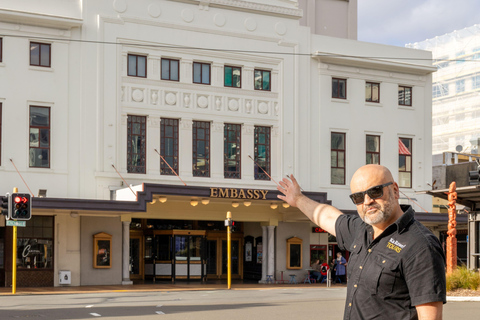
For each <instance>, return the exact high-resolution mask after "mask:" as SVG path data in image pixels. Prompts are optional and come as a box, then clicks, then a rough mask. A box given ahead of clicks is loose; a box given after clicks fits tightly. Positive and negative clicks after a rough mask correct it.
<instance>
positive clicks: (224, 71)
mask: <svg viewBox="0 0 480 320" xmlns="http://www.w3.org/2000/svg"><path fill="white" fill-rule="evenodd" d="M227 68H231V70H232V85H231V86H228V85H227V84H226V82H225V81H226V80H225V79H226V73H227ZM234 69H238V70H240V85H239V86H238V87H237V86H234V85H233V71H234ZM223 86H224V87H227V88H242V67H237V66H231V65H225V66H223Z"/></svg>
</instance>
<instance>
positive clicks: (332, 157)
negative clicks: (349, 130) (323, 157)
mask: <svg viewBox="0 0 480 320" xmlns="http://www.w3.org/2000/svg"><path fill="white" fill-rule="evenodd" d="M330 166H331V167H336V166H337V151H332V152H331V153H330Z"/></svg>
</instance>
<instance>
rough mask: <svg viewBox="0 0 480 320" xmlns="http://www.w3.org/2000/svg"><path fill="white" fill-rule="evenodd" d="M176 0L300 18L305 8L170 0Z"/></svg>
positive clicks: (223, 0) (232, 1)
mask: <svg viewBox="0 0 480 320" xmlns="http://www.w3.org/2000/svg"><path fill="white" fill-rule="evenodd" d="M170 1H175V2H186V3H192V4H198V5H200V6H203V7H217V8H225V9H232V8H235V10H237V11H247V12H252V13H261V14H268V15H273V16H282V17H287V18H291V19H300V18H301V17H302V16H303V10H302V9H297V8H287V7H282V6H275V5H270V4H263V3H255V2H250V1H240V0H170Z"/></svg>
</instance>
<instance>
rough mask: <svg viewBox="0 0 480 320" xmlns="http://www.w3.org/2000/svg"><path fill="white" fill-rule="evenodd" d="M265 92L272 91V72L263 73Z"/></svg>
mask: <svg viewBox="0 0 480 320" xmlns="http://www.w3.org/2000/svg"><path fill="white" fill-rule="evenodd" d="M263 90H267V91H268V90H270V72H267V71H265V72H263Z"/></svg>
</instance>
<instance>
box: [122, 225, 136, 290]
mask: <svg viewBox="0 0 480 320" xmlns="http://www.w3.org/2000/svg"><path fill="white" fill-rule="evenodd" d="M122 224H123V244H122V251H123V256H122V260H123V261H122V262H123V263H122V267H123V268H122V269H123V271H122V284H123V285H128V284H133V282H132V281H130V268H129V266H130V263H129V260H130V221H122Z"/></svg>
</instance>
